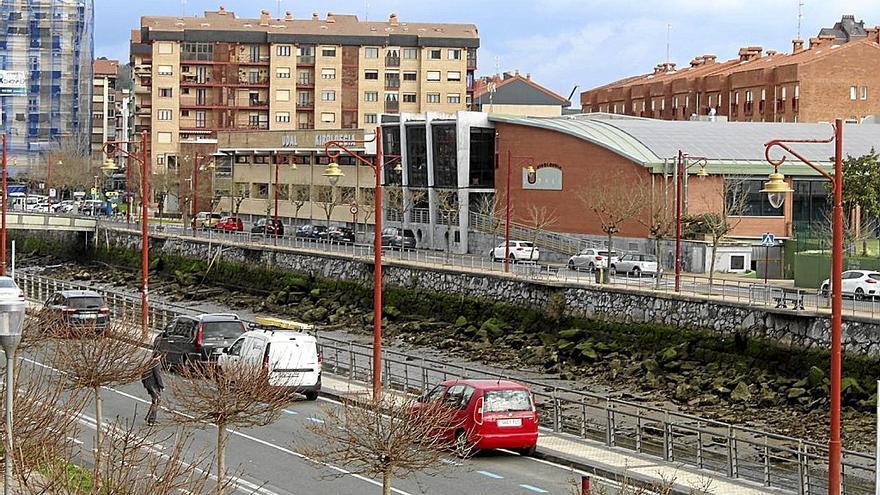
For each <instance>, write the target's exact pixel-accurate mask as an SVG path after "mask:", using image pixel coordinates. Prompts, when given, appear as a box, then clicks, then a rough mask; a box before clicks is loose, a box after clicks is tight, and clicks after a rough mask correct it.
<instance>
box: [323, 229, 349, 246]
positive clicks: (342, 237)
mask: <svg viewBox="0 0 880 495" xmlns="http://www.w3.org/2000/svg"><path fill="white" fill-rule="evenodd" d="M327 237H328V238H329V239H330V242H337V243H340V244H354V230H351V229H350V228H348V227H330V230H328V231H327Z"/></svg>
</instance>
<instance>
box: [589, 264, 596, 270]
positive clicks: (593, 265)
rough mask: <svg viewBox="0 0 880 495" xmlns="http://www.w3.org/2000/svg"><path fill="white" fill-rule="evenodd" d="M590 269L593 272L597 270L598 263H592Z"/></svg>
mask: <svg viewBox="0 0 880 495" xmlns="http://www.w3.org/2000/svg"><path fill="white" fill-rule="evenodd" d="M589 269H590V271H591V272H595V271H596V264H595V263H590V266H589Z"/></svg>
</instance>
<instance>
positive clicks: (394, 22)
mask: <svg viewBox="0 0 880 495" xmlns="http://www.w3.org/2000/svg"><path fill="white" fill-rule="evenodd" d="M388 24H391V25H392V26H397V25H399V23H398V22H397V14H395V13H394V12H392V13H391V15H389V16H388Z"/></svg>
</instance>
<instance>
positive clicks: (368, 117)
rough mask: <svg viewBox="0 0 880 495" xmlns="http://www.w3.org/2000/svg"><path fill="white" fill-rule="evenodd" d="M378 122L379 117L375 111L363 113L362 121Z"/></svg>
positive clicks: (368, 122)
mask: <svg viewBox="0 0 880 495" xmlns="http://www.w3.org/2000/svg"><path fill="white" fill-rule="evenodd" d="M377 122H379V117H378V116H377V115H376V114H375V113H365V114H364V123H365V124H375V123H377Z"/></svg>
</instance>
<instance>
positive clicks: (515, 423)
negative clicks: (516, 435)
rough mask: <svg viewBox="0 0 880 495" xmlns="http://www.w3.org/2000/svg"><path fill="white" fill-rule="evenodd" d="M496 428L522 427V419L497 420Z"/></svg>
mask: <svg viewBox="0 0 880 495" xmlns="http://www.w3.org/2000/svg"><path fill="white" fill-rule="evenodd" d="M498 426H522V419H520V418H509V419H499V420H498Z"/></svg>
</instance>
